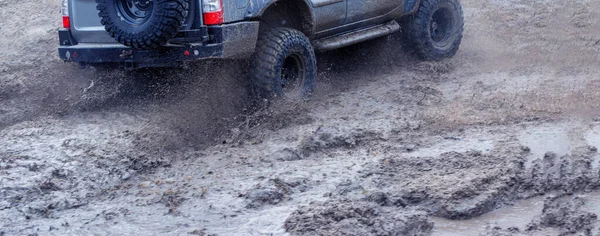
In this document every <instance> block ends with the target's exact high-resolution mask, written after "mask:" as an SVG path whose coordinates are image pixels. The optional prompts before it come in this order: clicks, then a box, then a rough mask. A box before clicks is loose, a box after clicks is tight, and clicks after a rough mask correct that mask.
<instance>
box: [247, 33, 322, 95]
mask: <svg viewBox="0 0 600 236" xmlns="http://www.w3.org/2000/svg"><path fill="white" fill-rule="evenodd" d="M296 67H297V69H298V71H297V73H294V70H295V69H294V68H296ZM316 76H317V60H316V57H315V51H314V49H313V47H312V45H311V43H310V40H309V39H308V38H307V37H306V36H305V35H304V34H303V33H302V32H300V31H298V30H295V29H290V28H281V27H279V28H272V29H268V30H265V31H264V32H262V33H261V34H260V35H259V37H258V41H257V44H256V52H255V53H254V56H253V58H252V62H251V67H250V82H251V84H252V87H253V91H254V93H255V95H256V96H258V97H259V98H263V99H272V98H282V99H284V100H288V101H290V100H291V101H297V100H302V99H305V98H307V97H308V96H309V95H310V94H311V93H312V92H313V90H314V88H315V79H316Z"/></svg>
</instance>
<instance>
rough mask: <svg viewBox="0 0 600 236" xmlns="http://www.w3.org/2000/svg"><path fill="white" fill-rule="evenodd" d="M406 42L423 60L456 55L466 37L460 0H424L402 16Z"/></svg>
mask: <svg viewBox="0 0 600 236" xmlns="http://www.w3.org/2000/svg"><path fill="white" fill-rule="evenodd" d="M402 26H403V27H402V31H403V35H404V39H405V41H406V43H407V44H408V45H409V46H411V47H412V48H413V49H414V50H415V52H416V53H417V55H419V57H421V58H422V59H424V60H440V59H444V58H449V57H453V56H454V55H455V54H456V51H458V48H459V46H460V43H461V41H462V37H463V26H464V20H463V12H462V7H461V6H460V3H459V2H458V0H422V1H421V5H420V7H419V10H418V11H417V12H416V13H415V14H414V15H412V16H409V17H407V18H406V19H403V25H402Z"/></svg>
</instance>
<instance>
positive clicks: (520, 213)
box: [431, 197, 544, 236]
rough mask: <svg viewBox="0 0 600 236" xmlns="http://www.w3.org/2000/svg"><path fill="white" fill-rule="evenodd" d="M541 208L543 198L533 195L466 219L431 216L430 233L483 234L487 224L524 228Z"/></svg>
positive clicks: (465, 235) (461, 235) (455, 235)
mask: <svg viewBox="0 0 600 236" xmlns="http://www.w3.org/2000/svg"><path fill="white" fill-rule="evenodd" d="M543 208H544V198H543V197H534V198H530V199H526V200H522V201H519V202H517V203H516V204H514V205H512V206H507V207H504V208H501V209H498V210H495V211H492V212H490V213H487V214H483V215H481V216H478V217H474V218H471V219H468V220H449V219H446V218H441V217H432V218H431V219H432V220H433V222H434V227H433V231H432V233H431V235H432V236H436V235H440V236H441V235H444V236H477V235H482V234H484V233H485V231H486V227H487V226H488V225H489V224H495V225H497V226H499V227H501V228H510V227H518V228H520V229H524V228H525V227H526V226H527V224H529V223H530V222H531V221H533V220H534V219H535V218H536V217H538V216H539V215H540V214H541V213H542V209H543Z"/></svg>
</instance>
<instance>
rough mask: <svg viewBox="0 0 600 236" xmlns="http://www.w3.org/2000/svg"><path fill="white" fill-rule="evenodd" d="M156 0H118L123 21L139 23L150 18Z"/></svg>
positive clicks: (133, 23)
mask: <svg viewBox="0 0 600 236" xmlns="http://www.w3.org/2000/svg"><path fill="white" fill-rule="evenodd" d="M153 1H154V0H117V6H118V7H117V9H118V11H119V12H118V13H119V16H120V17H121V20H122V21H125V22H126V23H128V24H131V25H139V24H142V23H144V22H146V21H147V20H148V18H150V15H151V14H150V13H152V8H153V6H154V3H153Z"/></svg>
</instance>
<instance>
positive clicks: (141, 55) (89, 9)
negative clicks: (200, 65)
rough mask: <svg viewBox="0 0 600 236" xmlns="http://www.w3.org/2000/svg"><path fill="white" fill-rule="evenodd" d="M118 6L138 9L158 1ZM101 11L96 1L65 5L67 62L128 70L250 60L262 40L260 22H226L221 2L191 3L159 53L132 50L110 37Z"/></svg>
mask: <svg viewBox="0 0 600 236" xmlns="http://www.w3.org/2000/svg"><path fill="white" fill-rule="evenodd" d="M118 1H123V4H124V5H125V6H130V5H131V6H133V5H132V4H140V3H144V2H141V1H145V3H148V2H151V1H152V0H141V1H140V0H118ZM127 4H129V5H127ZM97 6H98V4H97V3H96V1H95V0H62V18H63V28H62V29H60V30H59V31H58V34H59V40H60V46H59V48H58V51H59V56H60V58H61V59H63V60H65V61H73V62H78V63H82V64H97V63H119V64H122V65H125V66H126V67H128V68H141V67H169V66H178V65H181V64H182V63H183V62H186V61H194V60H200V59H206V58H244V57H249V56H250V55H252V53H253V52H254V49H255V45H256V39H257V36H258V26H259V23H258V22H255V21H243V22H241V21H239V22H235V20H231V19H229V21H231V22H235V23H228V22H226V20H225V18H224V17H223V14H224V13H225V9H224V8H223V3H222V2H221V1H220V0H190V1H189V8H188V9H189V10H188V12H187V15H186V16H185V18H184V20H183V22H182V24H181V26H180V27H179V30H178V31H177V34H176V35H175V37H173V38H171V39H170V40H169V41H168V42H166V43H165V44H164V45H162V46H160V47H158V48H153V49H142V48H135V47H129V46H125V45H123V44H122V43H119V42H118V41H117V40H115V38H113V37H111V35H110V34H109V33H108V32H107V29H106V27H105V25H103V24H102V22H101V21H102V18H101V17H100V16H99V15H98V12H99V11H98V10H97ZM203 8H204V9H205V10H204V9H203ZM134 9H138V8H135V7H134Z"/></svg>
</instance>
